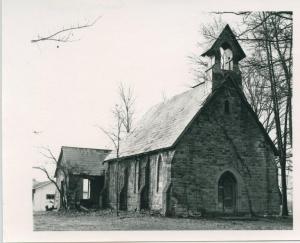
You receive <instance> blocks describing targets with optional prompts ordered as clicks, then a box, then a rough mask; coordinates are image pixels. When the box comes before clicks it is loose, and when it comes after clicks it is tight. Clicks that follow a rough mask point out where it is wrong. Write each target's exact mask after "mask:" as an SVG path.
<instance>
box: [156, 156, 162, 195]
mask: <svg viewBox="0 0 300 243" xmlns="http://www.w3.org/2000/svg"><path fill="white" fill-rule="evenodd" d="M160 171H161V156H159V157H158V161H157V178H156V180H157V181H156V192H158V190H159V179H160Z"/></svg>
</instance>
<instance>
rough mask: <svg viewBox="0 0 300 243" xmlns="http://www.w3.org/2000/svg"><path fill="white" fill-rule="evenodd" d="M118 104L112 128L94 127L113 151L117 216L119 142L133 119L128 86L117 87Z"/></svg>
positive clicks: (129, 129) (130, 126)
mask: <svg viewBox="0 0 300 243" xmlns="http://www.w3.org/2000/svg"><path fill="white" fill-rule="evenodd" d="M118 95H119V102H118V104H116V105H115V106H114V108H113V110H112V115H113V121H114V123H113V126H112V127H110V128H109V129H105V128H103V127H101V126H99V125H96V127H97V128H99V129H100V130H101V131H102V132H103V133H104V134H105V135H106V136H107V137H108V138H109V140H110V141H111V142H112V144H113V147H114V150H115V152H114V153H115V154H114V155H115V157H116V160H115V163H116V190H115V191H116V202H117V205H116V211H117V215H119V201H120V200H119V191H120V188H119V176H120V173H119V157H120V142H121V140H122V139H123V137H124V136H125V135H126V134H128V133H130V132H131V131H132V124H133V117H134V102H135V97H134V94H133V89H132V88H131V87H129V86H126V85H124V84H123V83H120V85H119V87H118Z"/></svg>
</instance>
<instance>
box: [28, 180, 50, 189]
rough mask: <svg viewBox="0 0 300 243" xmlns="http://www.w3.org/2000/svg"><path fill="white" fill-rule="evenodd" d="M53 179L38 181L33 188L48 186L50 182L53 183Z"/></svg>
mask: <svg viewBox="0 0 300 243" xmlns="http://www.w3.org/2000/svg"><path fill="white" fill-rule="evenodd" d="M51 183H52V182H51V181H41V182H36V183H34V184H33V185H32V189H38V188H41V187H44V186H47V185H49V184H51Z"/></svg>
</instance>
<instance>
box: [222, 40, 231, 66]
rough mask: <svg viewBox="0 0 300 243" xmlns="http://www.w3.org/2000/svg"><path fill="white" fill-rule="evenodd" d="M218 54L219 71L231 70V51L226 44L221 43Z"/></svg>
mask: <svg viewBox="0 0 300 243" xmlns="http://www.w3.org/2000/svg"><path fill="white" fill-rule="evenodd" d="M220 54H221V69H224V70H233V63H232V58H233V54H232V50H231V48H230V45H229V44H228V43H226V42H225V43H223V44H222V46H221V47H220Z"/></svg>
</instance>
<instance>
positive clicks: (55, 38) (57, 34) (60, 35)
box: [31, 16, 102, 43]
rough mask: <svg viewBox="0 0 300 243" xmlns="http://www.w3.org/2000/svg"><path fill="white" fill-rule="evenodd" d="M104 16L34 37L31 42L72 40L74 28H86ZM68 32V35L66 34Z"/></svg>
mask: <svg viewBox="0 0 300 243" xmlns="http://www.w3.org/2000/svg"><path fill="white" fill-rule="evenodd" d="M101 17H102V16H99V17H98V18H96V19H95V20H94V21H93V22H91V23H87V24H84V25H77V26H71V27H69V28H66V29H65V28H63V29H62V30H59V31H57V32H55V33H54V34H51V35H48V36H45V37H41V36H39V35H38V37H37V39H32V40H31V43H37V42H40V41H56V42H72V41H74V40H71V39H70V38H71V36H72V35H73V30H79V29H84V28H88V27H91V26H93V25H94V24H96V23H97V21H98V20H99V19H100V18H101ZM64 34H66V35H64Z"/></svg>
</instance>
